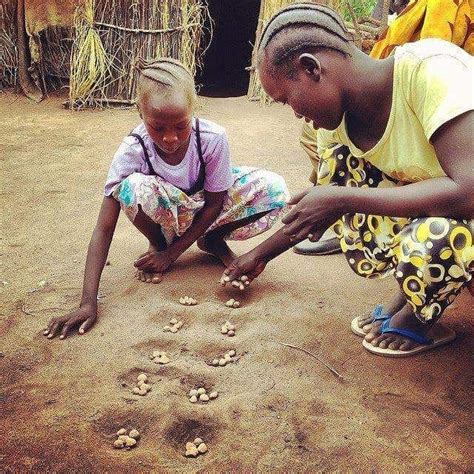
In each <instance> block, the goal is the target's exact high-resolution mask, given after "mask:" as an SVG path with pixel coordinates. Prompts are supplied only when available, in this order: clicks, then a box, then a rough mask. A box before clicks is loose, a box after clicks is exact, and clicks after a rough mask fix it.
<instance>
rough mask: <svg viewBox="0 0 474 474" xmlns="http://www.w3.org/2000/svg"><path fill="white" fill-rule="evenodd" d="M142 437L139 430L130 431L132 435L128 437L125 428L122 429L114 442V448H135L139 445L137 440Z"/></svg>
mask: <svg viewBox="0 0 474 474" xmlns="http://www.w3.org/2000/svg"><path fill="white" fill-rule="evenodd" d="M139 437H140V433H139V432H138V430H135V429H133V430H130V433H128V435H127V430H126V429H125V428H120V429H119V430H118V431H117V439H116V440H115V441H114V448H116V449H123V448H128V449H130V448H133V447H134V446H135V445H136V444H137V440H138V438H139Z"/></svg>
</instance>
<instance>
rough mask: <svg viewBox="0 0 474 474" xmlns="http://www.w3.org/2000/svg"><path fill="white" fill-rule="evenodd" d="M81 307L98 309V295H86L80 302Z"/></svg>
mask: <svg viewBox="0 0 474 474" xmlns="http://www.w3.org/2000/svg"><path fill="white" fill-rule="evenodd" d="M79 307H80V308H88V309H91V310H93V311H97V296H95V297H89V296H88V297H84V298H82V300H81V303H80V304H79Z"/></svg>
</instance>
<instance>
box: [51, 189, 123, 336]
mask: <svg viewBox="0 0 474 474" xmlns="http://www.w3.org/2000/svg"><path fill="white" fill-rule="evenodd" d="M119 213H120V204H119V203H118V202H117V201H116V200H115V199H114V198H112V197H110V196H106V197H104V200H103V201H102V206H101V208H100V212H99V217H98V219H97V224H96V226H95V229H94V232H93V234H92V238H91V241H90V243H89V249H88V251H87V259H86V267H85V271H84V283H83V287H82V298H81V303H80V305H79V309H77V310H75V311H72V312H71V313H69V314H66V315H65V316H60V317H57V318H53V319H52V320H51V321H50V322H49V324H48V327H47V329H46V330H45V331H44V335H45V336H48V338H49V339H51V338H53V337H54V336H56V335H57V334H58V333H59V332H60V333H61V335H60V339H64V338H65V337H66V336H67V333H68V331H69V330H70V329H72V328H73V327H75V326H78V325H80V327H79V334H84V332H85V331H87V330H88V329H90V328H91V326H92V325H93V324H94V322H95V321H96V319H97V293H98V290H99V281H100V276H101V274H102V270H103V269H104V265H105V262H106V260H107V254H108V253H109V248H110V243H111V242H112V237H113V235H114V231H115V226H116V224H117V219H118V216H119Z"/></svg>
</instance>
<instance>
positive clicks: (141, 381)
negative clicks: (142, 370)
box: [132, 374, 151, 397]
mask: <svg viewBox="0 0 474 474" xmlns="http://www.w3.org/2000/svg"><path fill="white" fill-rule="evenodd" d="M147 382H148V377H147V375H146V374H140V375H139V376H138V377H137V385H136V387H133V388H132V393H133V394H135V395H140V396H142V397H143V396H145V395H146V394H147V393H148V392H149V391H150V390H151V385H149V384H147Z"/></svg>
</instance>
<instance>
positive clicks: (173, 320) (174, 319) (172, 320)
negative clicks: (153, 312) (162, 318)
mask: <svg viewBox="0 0 474 474" xmlns="http://www.w3.org/2000/svg"><path fill="white" fill-rule="evenodd" d="M177 322H178V320H177V319H176V318H173V319H170V324H176V323H177Z"/></svg>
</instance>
